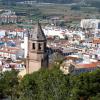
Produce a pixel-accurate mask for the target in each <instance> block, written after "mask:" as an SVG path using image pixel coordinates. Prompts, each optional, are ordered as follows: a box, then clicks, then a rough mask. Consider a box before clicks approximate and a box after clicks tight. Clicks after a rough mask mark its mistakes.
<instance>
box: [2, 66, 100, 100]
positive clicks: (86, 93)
mask: <svg viewBox="0 0 100 100" xmlns="http://www.w3.org/2000/svg"><path fill="white" fill-rule="evenodd" d="M4 96H6V97H9V96H10V97H11V100H99V98H100V70H97V71H94V72H90V73H84V74H81V75H78V76H77V75H63V74H62V72H61V71H60V70H59V67H55V68H53V69H51V70H48V69H41V70H40V71H38V72H34V73H32V74H29V75H26V76H25V77H24V78H23V79H22V80H20V81H18V78H17V72H16V71H11V72H5V73H3V74H1V75H0V97H4ZM0 99H1V98H0Z"/></svg>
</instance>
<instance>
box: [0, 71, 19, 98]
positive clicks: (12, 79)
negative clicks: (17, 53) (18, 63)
mask: <svg viewBox="0 0 100 100" xmlns="http://www.w3.org/2000/svg"><path fill="white" fill-rule="evenodd" d="M17 73H18V72H16V71H15V70H13V71H10V72H4V73H3V74H2V76H1V78H0V91H1V94H3V95H4V96H6V97H9V96H10V97H11V100H15V98H17V95H18V94H17V92H18V90H17V89H18V84H19V82H18V78H17Z"/></svg>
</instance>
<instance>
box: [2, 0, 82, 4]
mask: <svg viewBox="0 0 100 100" xmlns="http://www.w3.org/2000/svg"><path fill="white" fill-rule="evenodd" d="M1 1H2V2H3V3H16V2H23V1H36V2H44V3H76V2H79V1H81V0H1Z"/></svg>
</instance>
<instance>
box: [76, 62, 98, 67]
mask: <svg viewBox="0 0 100 100" xmlns="http://www.w3.org/2000/svg"><path fill="white" fill-rule="evenodd" d="M77 65H78V66H80V68H95V67H97V65H100V61H98V62H92V63H89V64H77Z"/></svg>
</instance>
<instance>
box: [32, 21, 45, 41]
mask: <svg viewBox="0 0 100 100" xmlns="http://www.w3.org/2000/svg"><path fill="white" fill-rule="evenodd" d="M31 39H32V40H36V41H41V40H42V41H46V36H45V34H44V32H43V30H42V28H41V25H40V23H39V22H38V23H37V25H36V26H35V28H34V30H33V31H32V33H31Z"/></svg>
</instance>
